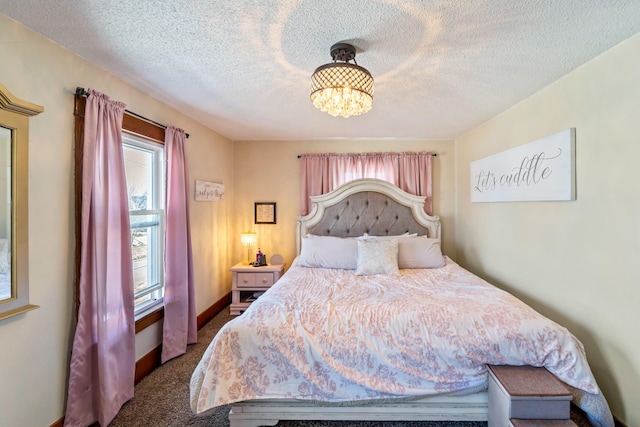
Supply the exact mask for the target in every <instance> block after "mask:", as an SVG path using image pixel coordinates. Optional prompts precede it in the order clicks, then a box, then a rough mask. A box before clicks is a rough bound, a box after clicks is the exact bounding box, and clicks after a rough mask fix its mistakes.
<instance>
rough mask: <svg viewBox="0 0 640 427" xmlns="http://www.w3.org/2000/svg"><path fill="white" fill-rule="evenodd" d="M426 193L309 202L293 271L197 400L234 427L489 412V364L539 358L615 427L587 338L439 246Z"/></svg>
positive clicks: (224, 341)
mask: <svg viewBox="0 0 640 427" xmlns="http://www.w3.org/2000/svg"><path fill="white" fill-rule="evenodd" d="M423 203H424V198H423V197H419V196H413V195H410V194H407V193H405V192H403V191H402V190H400V189H399V188H397V187H395V186H393V185H391V184H388V183H386V182H384V181H380V180H375V179H361V180H355V181H351V182H349V183H347V184H344V185H343V186H341V187H339V188H338V189H336V190H334V191H333V192H331V193H328V194H325V195H322V196H314V197H312V210H311V213H309V215H307V216H305V217H301V218H299V220H298V222H297V232H296V235H297V243H296V248H297V252H298V256H297V257H296V259H295V260H294V262H293V263H292V266H291V268H290V269H289V270H288V271H287V272H286V273H285V274H284V275H283V277H282V278H281V279H280V280H279V281H278V282H277V283H276V284H274V286H273V287H271V288H270V289H269V290H268V291H267V292H266V293H265V294H264V295H262V296H261V297H260V298H259V299H258V300H257V301H255V302H254V303H253V304H252V305H251V306H250V307H249V308H248V309H247V311H246V312H245V313H244V314H242V315H241V316H239V317H237V318H235V319H233V320H232V321H230V322H228V323H227V324H226V325H225V326H224V327H223V328H221V330H220V331H219V333H218V334H217V335H216V337H215V338H214V339H213V341H212V342H211V344H210V345H209V347H208V348H207V350H206V351H205V353H204V355H203V357H202V359H201V361H200V363H199V364H198V366H197V367H196V369H195V370H194V372H193V375H192V378H191V385H190V387H191V408H192V410H193V411H194V412H195V413H198V414H206V413H207V412H208V411H210V410H213V409H214V408H216V407H218V406H221V405H226V404H231V410H230V413H229V420H230V423H231V426H232V427H245V426H246V427H253V426H259V425H275V424H276V423H277V422H278V421H279V420H285V419H288V420H356V421H364V420H378V421H382V420H385V421H397V420H406V421H410V420H411V421H413V420H467V421H485V420H486V419H487V408H488V397H487V365H490V364H496V365H533V366H544V367H546V368H547V369H548V370H549V371H550V372H551V373H553V374H554V375H555V376H556V377H558V378H559V379H561V380H562V381H563V382H564V383H565V384H567V385H568V388H569V390H570V391H571V393H572V396H573V402H574V403H575V404H576V405H577V406H578V407H580V408H582V409H583V410H584V411H585V412H586V413H587V415H588V416H589V418H590V420H591V421H592V422H593V423H594V424H595V425H601V426H607V427H609V426H613V418H612V416H611V413H610V411H609V408H608V406H607V403H606V401H605V399H604V397H603V396H602V393H601V392H600V391H599V388H598V385H597V384H596V381H595V379H594V377H593V374H592V373H591V370H590V368H589V365H588V363H587V359H586V355H585V353H584V349H583V347H582V344H581V343H580V342H579V341H578V340H577V339H576V338H575V337H574V336H573V335H572V334H571V333H570V332H569V331H568V330H566V329H565V328H563V327H561V326H559V325H557V324H556V323H554V322H552V321H551V320H549V319H547V318H545V317H543V316H542V315H540V314H539V313H537V312H535V311H534V310H533V309H531V308H530V307H528V306H527V305H526V304H524V303H523V302H521V301H519V300H518V299H516V298H515V297H513V296H512V295H510V294H508V293H506V292H504V291H502V290H500V289H498V288H497V287H495V286H493V285H491V284H489V283H487V282H485V281H484V280H482V279H480V278H479V277H477V276H475V275H473V274H471V273H470V272H468V271H466V270H464V269H463V268H461V267H460V266H458V265H457V264H456V263H455V262H453V261H452V260H451V259H449V258H448V257H446V256H445V255H443V254H442V252H441V251H440V238H441V228H440V222H439V220H438V218H437V217H434V216H429V215H427V214H425V212H424V210H423Z"/></svg>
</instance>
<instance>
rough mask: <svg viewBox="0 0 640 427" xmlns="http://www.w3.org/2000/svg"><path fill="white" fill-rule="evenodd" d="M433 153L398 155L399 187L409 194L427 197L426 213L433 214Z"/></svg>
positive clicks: (425, 202)
mask: <svg viewBox="0 0 640 427" xmlns="http://www.w3.org/2000/svg"><path fill="white" fill-rule="evenodd" d="M432 157H433V155H432V154H431V153H400V154H399V155H398V167H399V175H398V187H400V188H401V189H403V190H404V191H406V192H407V193H411V194H417V195H419V196H425V197H426V199H425V201H424V211H425V212H426V213H427V214H428V215H431V214H432V212H433V184H432V180H431V176H432V173H433V172H432V167H431V158H432Z"/></svg>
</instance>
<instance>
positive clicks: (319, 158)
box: [300, 154, 331, 216]
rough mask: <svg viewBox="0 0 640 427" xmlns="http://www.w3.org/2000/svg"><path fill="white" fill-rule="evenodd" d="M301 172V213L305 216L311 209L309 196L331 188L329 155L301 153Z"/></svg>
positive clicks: (325, 191)
mask: <svg viewBox="0 0 640 427" xmlns="http://www.w3.org/2000/svg"><path fill="white" fill-rule="evenodd" d="M300 172H301V174H300V175H301V180H300V183H301V185H300V215H303V216H304V215H307V214H308V213H309V212H310V210H311V202H310V201H309V196H317V195H320V194H324V193H327V192H329V191H330V190H331V187H330V186H329V155H328V154H303V155H301V156H300Z"/></svg>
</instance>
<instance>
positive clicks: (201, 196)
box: [196, 181, 224, 202]
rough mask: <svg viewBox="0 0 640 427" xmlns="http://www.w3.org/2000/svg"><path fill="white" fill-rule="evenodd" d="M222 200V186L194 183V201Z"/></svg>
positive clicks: (202, 182)
mask: <svg viewBox="0 0 640 427" xmlns="http://www.w3.org/2000/svg"><path fill="white" fill-rule="evenodd" d="M223 198H224V184H217V183H215V182H206V181H196V201H198V202H211V201H215V200H222V199H223Z"/></svg>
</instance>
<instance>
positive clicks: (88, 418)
mask: <svg viewBox="0 0 640 427" xmlns="http://www.w3.org/2000/svg"><path fill="white" fill-rule="evenodd" d="M124 108H125V105H124V104H123V103H121V102H114V101H110V100H109V97H107V96H106V95H103V94H101V93H99V92H96V91H93V90H89V96H88V97H87V102H86V109H85V122H84V151H83V160H82V162H83V171H82V210H81V255H80V281H79V282H80V283H79V295H78V297H79V302H80V305H79V308H78V321H77V326H76V331H75V335H74V339H73V348H72V353H71V364H70V372H69V389H68V397H67V409H66V414H65V420H64V425H65V426H78V427H86V426H89V425H91V424H93V423H94V422H96V421H97V422H99V423H100V425H102V426H107V425H108V424H109V423H110V422H111V421H112V420H113V418H114V417H115V416H116V414H117V413H118V411H119V410H120V407H121V406H122V405H123V404H124V403H125V402H126V401H128V400H129V399H131V398H132V397H133V387H134V374H135V322H134V315H133V307H134V302H133V292H132V289H133V266H132V255H131V234H130V227H129V208H128V203H127V186H126V179H125V171H124V156H123V152H122V119H123V116H124Z"/></svg>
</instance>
